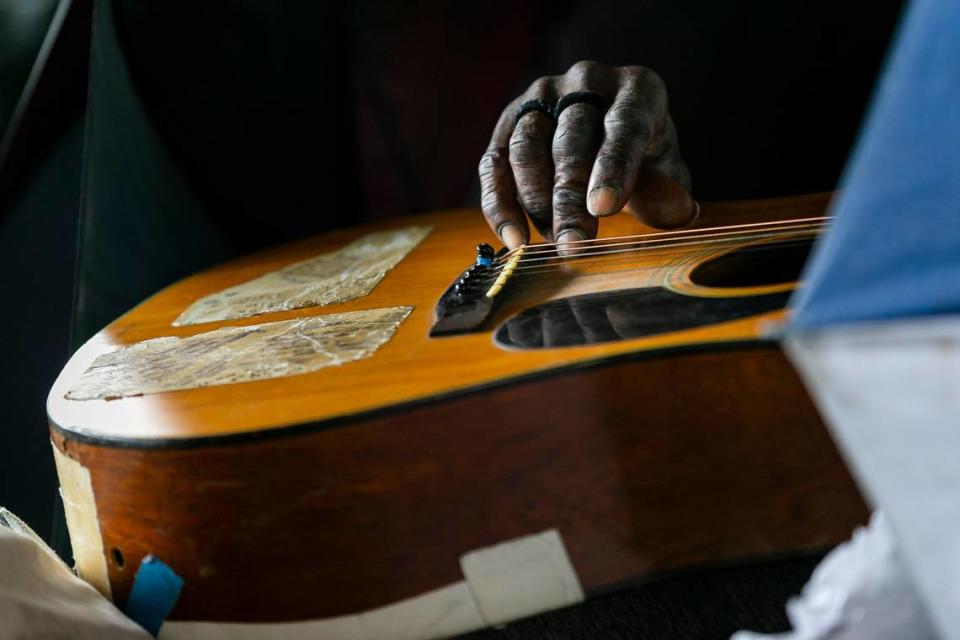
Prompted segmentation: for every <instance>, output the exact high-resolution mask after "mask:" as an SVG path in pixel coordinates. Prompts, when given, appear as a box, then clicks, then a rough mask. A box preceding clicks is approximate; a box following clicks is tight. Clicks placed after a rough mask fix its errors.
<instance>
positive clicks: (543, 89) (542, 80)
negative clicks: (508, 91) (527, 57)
mask: <svg viewBox="0 0 960 640" xmlns="http://www.w3.org/2000/svg"><path fill="white" fill-rule="evenodd" d="M554 78H555V77H554V76H541V77H539V78H537V79H536V80H534V81H533V82H531V83H530V86H529V87H528V88H527V92H526V93H525V94H524V96H525V97H526V98H530V99H536V98H540V97H542V96H546V95H547V93H549V91H550V88H551V86H552V85H553V83H554V81H555V80H554Z"/></svg>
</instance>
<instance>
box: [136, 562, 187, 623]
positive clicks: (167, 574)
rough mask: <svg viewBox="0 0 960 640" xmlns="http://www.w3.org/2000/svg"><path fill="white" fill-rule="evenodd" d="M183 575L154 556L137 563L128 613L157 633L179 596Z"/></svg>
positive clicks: (137, 621)
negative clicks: (138, 566) (138, 564)
mask: <svg viewBox="0 0 960 640" xmlns="http://www.w3.org/2000/svg"><path fill="white" fill-rule="evenodd" d="M182 588H183V578H181V577H180V576H178V575H177V574H176V573H174V571H173V569H171V568H170V567H169V566H167V565H166V564H164V562H163V561H162V560H160V559H158V558H155V557H153V556H147V557H146V558H144V559H143V561H142V562H141V563H140V568H139V569H138V570H137V575H136V576H135V577H134V579H133V588H132V589H131V590H130V597H129V598H128V599H127V610H126V614H127V617H128V618H130V619H131V620H133V621H134V622H136V623H137V624H139V625H140V626H141V627H143V628H144V629H146V630H147V631H149V632H150V634H151V635H153V636H156V635H157V633H159V631H160V627H161V626H162V625H163V621H164V620H166V619H167V616H168V615H170V611H171V610H173V605H175V604H176V603H177V599H178V598H179V597H180V589H182Z"/></svg>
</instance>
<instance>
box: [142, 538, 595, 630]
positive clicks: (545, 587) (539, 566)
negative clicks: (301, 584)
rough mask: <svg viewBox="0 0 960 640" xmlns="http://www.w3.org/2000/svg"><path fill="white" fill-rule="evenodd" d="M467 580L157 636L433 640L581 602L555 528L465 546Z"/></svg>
mask: <svg viewBox="0 0 960 640" xmlns="http://www.w3.org/2000/svg"><path fill="white" fill-rule="evenodd" d="M460 566H461V568H462V569H463V573H464V576H465V577H466V580H465V581H463V582H457V583H455V584H452V585H449V586H447V587H443V588H441V589H437V590H435V591H430V592H428V593H425V594H422V595H419V596H416V597H414V598H410V599H408V600H403V601H401V602H397V603H395V604H392V605H388V606H386V607H381V608H379V609H373V610H371V611H367V612H365V613H361V614H359V615H349V616H341V617H338V618H327V619H325V620H305V621H302V622H284V623H230V622H180V621H172V622H168V623H166V624H165V625H163V628H162V629H161V630H160V640H227V639H230V640H254V639H259V638H271V639H273V638H277V639H279V640H317V639H322V640H434V639H437V638H447V637H450V636H454V635H459V634H462V633H467V632H469V631H473V630H476V629H481V628H483V627H485V626H489V625H495V624H504V623H506V622H510V621H512V620H517V619H520V618H525V617H527V616H532V615H536V614H538V613H542V612H544V611H549V610H551V609H557V608H559V607H564V606H567V605H571V604H575V603H577V602H581V601H582V600H583V589H582V588H581V587H580V581H579V580H578V579H577V574H576V572H575V571H574V569H573V565H572V564H571V563H570V558H569V557H568V556H567V552H566V549H565V548H564V546H563V540H562V539H561V538H560V534H559V533H558V532H557V531H556V530H551V531H546V532H544V533H540V534H537V535H533V536H527V537H524V538H518V539H516V540H511V541H509V542H504V543H502V544H498V545H496V546H493V547H488V548H485V549H479V550H476V551H471V552H470V553H467V554H465V555H463V556H462V557H461V558H460Z"/></svg>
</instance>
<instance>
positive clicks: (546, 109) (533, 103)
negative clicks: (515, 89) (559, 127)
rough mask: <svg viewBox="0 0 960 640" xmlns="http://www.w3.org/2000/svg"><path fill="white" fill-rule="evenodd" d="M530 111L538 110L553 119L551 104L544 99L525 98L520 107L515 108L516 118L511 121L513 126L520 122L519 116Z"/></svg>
mask: <svg viewBox="0 0 960 640" xmlns="http://www.w3.org/2000/svg"><path fill="white" fill-rule="evenodd" d="M531 111H539V112H541V113H545V114H546V115H547V117H548V118H550V119H551V120H555V118H554V117H553V105H551V104H550V103H549V102H546V101H544V100H527V101H526V102H524V103H523V104H522V105H520V108H519V109H517V118H516V120H514V121H513V126H517V123H518V122H520V118H522V117H523V116H525V115H527V114H528V113H530V112H531Z"/></svg>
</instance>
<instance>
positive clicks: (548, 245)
mask: <svg viewBox="0 0 960 640" xmlns="http://www.w3.org/2000/svg"><path fill="white" fill-rule="evenodd" d="M830 219H831V218H830V216H817V217H810V218H795V219H792V220H779V221H771V222H753V223H748V224H734V225H722V226H716V227H702V228H698V229H678V230H675V231H657V232H654V233H640V234H633V235H626V236H611V237H609V238H593V239H588V240H573V241H570V242H564V243H562V244H563V245H565V246H567V245H585V246H588V247H590V246H602V245H603V244H605V243H609V242H612V241H618V240H633V239H636V238H644V239H647V238H649V239H655V238H663V239H667V238H665V236H669V237H673V236H689V237H690V238H697V237H700V236H698V235H696V234H701V235H702V234H707V233H714V232H717V231H728V230H740V229H751V228H753V229H758V230H759V229H763V228H769V229H776V228H779V227H782V226H789V225H797V224H809V223H822V222H828V221H829V220H830ZM559 244H560V243H556V242H543V243H538V244H532V245H524V246H523V247H522V248H523V249H524V253H525V254H529V253H543V252H548V251H556V249H554V247H558V246H559ZM519 249H520V248H517V249H511V250H510V251H508V252H507V253H505V254H503V255H502V256H498V257H497V261H498V262H504V261H506V260H508V259H509V258H510V257H511V256H512V255H513V254H515V253H516V252H517V251H519Z"/></svg>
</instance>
